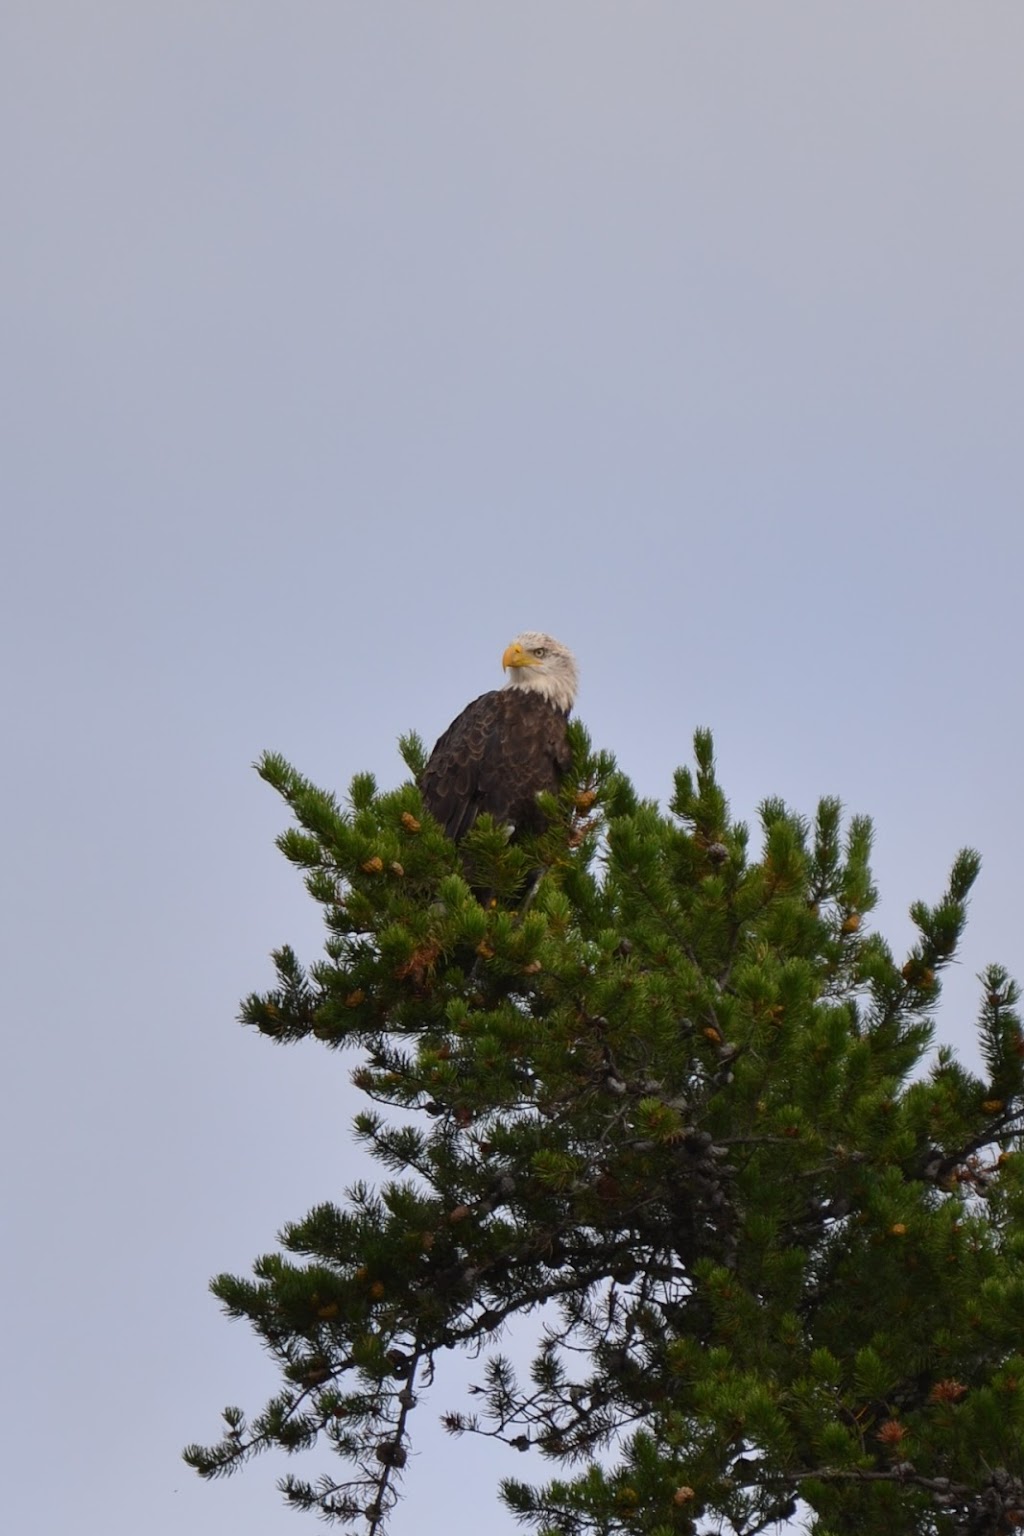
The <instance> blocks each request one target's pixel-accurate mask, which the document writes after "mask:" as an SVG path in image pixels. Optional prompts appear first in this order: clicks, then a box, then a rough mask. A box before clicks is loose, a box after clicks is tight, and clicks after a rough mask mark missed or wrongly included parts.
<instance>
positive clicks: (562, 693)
mask: <svg viewBox="0 0 1024 1536" xmlns="http://www.w3.org/2000/svg"><path fill="white" fill-rule="evenodd" d="M501 665H502V666H503V667H504V669H505V671H506V672H507V673H508V674H509V677H508V680H507V681H506V683H505V687H506V688H529V689H532V691H533V692H534V693H539V694H540V695H541V696H542V697H543V698H545V699H547V701H548V703H549V704H550V705H552V706H553V708H555V709H560V710H561V711H562V713H563V714H566V715H567V714H568V713H569V711H570V709H571V708H572V706H573V702H574V700H575V698H576V689H577V687H578V684H579V677H578V674H577V671H576V658H575V656H574V655H573V653H572V651H570V650H569V649H568V647H567V646H564V645H562V643H561V642H560V641H559V640H554V639H552V637H551V636H550V635H544V634H541V633H540V632H539V631H538V630H534V629H527V630H524V632H523V633H522V634H521V635H517V636H516V638H515V639H514V640H513V641H512V644H511V645H510V646H508V647H507V648H506V650H505V654H504V656H502V658H501Z"/></svg>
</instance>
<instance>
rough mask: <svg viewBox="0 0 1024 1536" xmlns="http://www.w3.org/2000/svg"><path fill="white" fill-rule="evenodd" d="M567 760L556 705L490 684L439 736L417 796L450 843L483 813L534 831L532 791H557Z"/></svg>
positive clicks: (538, 823) (537, 820)
mask: <svg viewBox="0 0 1024 1536" xmlns="http://www.w3.org/2000/svg"><path fill="white" fill-rule="evenodd" d="M571 762H572V752H571V750H570V747H569V739H568V733H567V729H566V717H565V715H563V714H562V713H561V711H559V710H557V709H554V708H552V706H551V705H550V704H548V703H547V701H546V700H545V699H542V698H539V697H537V696H535V695H533V694H530V693H528V692H526V691H525V690H524V689H521V688H500V689H495V690H494V691H493V692H491V693H484V694H481V696H480V698H478V699H474V701H473V703H472V704H469V705H467V707H466V708H465V709H464V710H463V711H462V714H461V715H459V716H458V717H457V718H456V719H455V720H453V721H452V723H451V725H450V726H449V727H448V729H447V730H446V731H445V733H444V735H443V736H441V737H440V738H439V740H438V742H437V745H436V746H435V748H434V750H433V752H432V753H431V754H430V761H429V762H428V763H427V766H426V768H425V769H424V771H423V777H422V779H421V780H420V789H421V791H422V793H423V803H424V805H425V806H426V807H427V810H428V811H430V813H431V815H433V816H435V817H436V818H437V820H438V821H439V822H440V823H441V825H442V826H443V827H444V830H445V832H446V833H447V834H448V836H449V837H450V838H453V839H454V840H455V841H456V842H458V841H459V839H460V838H462V837H464V836H465V835H466V833H467V832H468V831H469V829H470V827H471V826H472V825H473V823H474V821H475V820H476V818H477V817H478V816H479V815H480V814H481V813H482V812H487V813H489V814H490V815H491V816H493V817H494V818H495V820H496V821H504V822H508V823H509V824H510V825H511V826H512V827H513V829H514V830H515V831H517V832H518V831H537V830H539V829H540V828H541V827H542V826H543V817H542V816H541V813H540V811H539V809H538V806H537V795H538V794H539V793H540V792H541V791H542V790H546V791H548V792H551V793H553V792H554V791H556V790H557V789H558V786H559V784H560V783H561V781H562V778H563V776H564V774H565V773H566V772H567V770H568V768H569V766H570V764H571Z"/></svg>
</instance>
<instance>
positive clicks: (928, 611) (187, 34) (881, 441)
mask: <svg viewBox="0 0 1024 1536" xmlns="http://www.w3.org/2000/svg"><path fill="white" fill-rule="evenodd" d="M1022 79H1024V7H1022V6H1021V5H1020V3H1019V0H1003V3H997V0H976V3H974V4H971V5H965V4H963V3H955V0H920V3H908V0H861V3H859V4H857V5H850V4H845V5H844V4H837V3H832V0H794V3H777V4H774V5H769V4H765V3H763V0H733V3H729V4H711V3H693V0H671V3H669V0H664V3H654V0H649V3H645V0H631V3H629V4H626V3H621V0H620V3H615V4H611V3H607V0H515V3H511V0H505V3H503V4H492V3H487V0H463V3H450V0H395V3H355V0H329V3H328V0H299V3H292V4H287V5H286V4H267V3H263V0H173V3H171V0H164V3H157V0H149V3H147V0H119V3H115V0H92V3H91V4H89V5H83V4H76V3H73V0H64V3H54V0H6V3H5V4H4V5H3V6H2V8H0V157H2V165H3V204H2V208H3V211H2V215H0V217H2V220H3V236H2V239H0V374H2V389H3V396H2V402H0V404H2V410H0V434H2V443H0V494H2V507H3V516H4V551H5V555H4V559H3V562H2V572H3V581H4V599H3V604H2V615H3V623H4V625H5V627H6V630H7V637H8V638H7V645H6V648H5V650H6V657H7V662H6V666H5V668H4V686H5V690H6V695H7V697H6V703H5V706H4V719H5V723H6V725H7V739H6V746H5V749H4V752H3V757H2V764H3V770H2V771H3V775H4V781H5V782H4V802H5V805H6V808H7V828H8V831H7V837H6V839H5V841H6V850H5V856H4V859H3V866H4V874H3V878H4V886H5V891H4V900H5V914H4V920H3V924H2V936H3V943H4V947H5V951H6V954H5V965H4V971H3V986H4V992H5V996H6V999H7V1002H6V1006H5V1012H6V1028H7V1039H8V1044H7V1048H6V1053H7V1060H6V1068H5V1071H4V1073H3V1097H4V1100H5V1102H4V1104H3V1112H2V1129H0V1136H2V1138H3V1143H4V1146H3V1149H2V1150H3V1156H4V1165H5V1170H6V1174H7V1179H6V1181H5V1182H6V1185H7V1188H6V1191H5V1203H6V1212H5V1216H4V1237H5V1248H6V1255H5V1258H4V1262H3V1278H2V1286H3V1289H4V1291H5V1292H6V1293H8V1294H6V1296H5V1299H4V1301H3V1316H4V1318H5V1326H6V1334H7V1336H6V1338H5V1341H4V1354H5V1372H4V1374H5V1377H6V1381H7V1386H6V1390H5V1391H4V1393H3V1406H2V1408H0V1415H2V1420H3V1422H2V1426H0V1460H2V1461H3V1462H4V1464H5V1468H6V1470H5V1475H4V1493H3V1504H4V1510H5V1515H4V1523H5V1528H6V1529H7V1530H9V1531H11V1532H12V1533H16V1536H50V1533H52V1532H71V1531H78V1532H81V1531H85V1532H88V1533H91V1532H93V1531H96V1532H104V1533H107V1536H129V1533H130V1536H136V1533H138V1532H139V1531H145V1532H147V1536H172V1533H175V1536H176V1533H179V1532H188V1533H190V1536H223V1533H224V1532H226V1531H234V1530H239V1531H241V1530H244V1531H245V1532H246V1533H247V1536H277V1533H279V1532H294V1531H296V1530H298V1529H299V1526H298V1525H297V1523H296V1522H297V1520H300V1521H302V1520H304V1521H305V1524H306V1528H307V1529H309V1530H313V1529H316V1526H315V1525H314V1522H313V1520H312V1517H297V1516H295V1515H294V1514H292V1513H290V1512H289V1511H288V1510H287V1509H285V1508H284V1506H283V1505H282V1503H281V1502H280V1500H279V1497H278V1495H277V1494H276V1492H275V1490H274V1486H273V1484H274V1480H275V1478H276V1477H277V1476H278V1475H279V1474H280V1471H281V1466H280V1465H279V1464H271V1463H270V1462H269V1461H267V1462H265V1463H256V1464H254V1465H253V1466H251V1467H250V1468H249V1469H248V1470H247V1471H245V1472H243V1473H242V1474H240V1475H239V1476H238V1477H236V1478H233V1479H229V1480H228V1481H227V1482H223V1483H218V1484H215V1485H209V1486H208V1485H205V1484H202V1483H201V1482H200V1481H199V1480H198V1479H197V1478H196V1477H195V1475H194V1474H193V1473H191V1472H189V1471H188V1470H187V1469H186V1468H184V1467H183V1466H182V1464H181V1463H180V1461H179V1459H178V1457H179V1452H180V1448H181V1446H182V1444H183V1443H184V1442H186V1441H188V1440H194V1439H198V1440H204V1441H209V1440H212V1439H215V1438H216V1437H217V1434H218V1429H219V1419H218V1415H219V1411H220V1409H221V1407H222V1406H223V1405H224V1404H225V1403H229V1402H238V1403H240V1404H242V1405H243V1406H245V1407H246V1408H248V1409H250V1410H251V1409H255V1408H258V1407H259V1406H261V1405H262V1402H263V1400H264V1398H265V1397H266V1395H267V1393H268V1391H269V1390H270V1389H271V1388H272V1387H273V1385H274V1384H275V1380H276V1378H275V1375H274V1372H273V1371H272V1369H271V1368H270V1367H269V1365H268V1363H267V1362H266V1360H265V1359H264V1357H263V1356H262V1355H261V1353H260V1351H259V1349H258V1346H257V1345H256V1343H255V1340H254V1339H253V1338H252V1337H251V1336H250V1335H249V1334H248V1333H247V1332H246V1330H245V1329H244V1327H242V1326H241V1325H229V1324H228V1323H227V1322H226V1321H224V1320H223V1319H222V1318H221V1316H220V1315H219V1313H218V1310H217V1307H216V1304H215V1303H214V1302H213V1301H212V1299H211V1298H210V1297H209V1296H208V1295H207V1293H206V1283H207V1279H208V1277H209V1275H210V1274H211V1273H214V1272H216V1271H219V1270H223V1269H230V1270H235V1271H236V1272H245V1271H247V1269H248V1267H249V1265H250V1262H251V1260H252V1259H253V1258H254V1257H255V1256H256V1255H257V1254H258V1253H260V1252H264V1251H266V1250H267V1249H269V1248H272V1247H273V1245H274V1237H275V1233H276V1231H277V1230H278V1229H279V1228H280V1227H281V1225H282V1224H283V1223H284V1222H286V1221H288V1220H290V1219H297V1218H299V1217H301V1216H302V1215H303V1214H304V1213H305V1211H306V1210H307V1209H308V1208H309V1207H310V1206H311V1205H313V1204H314V1203H315V1202H317V1201H320V1200H324V1199H330V1198H338V1197H340V1195H341V1192H342V1190H343V1189H344V1187H345V1185H346V1184H347V1183H348V1182H350V1181H351V1180H352V1178H353V1177H355V1176H356V1174H357V1173H358V1172H360V1171H362V1170H361V1165H360V1164H359V1163H358V1162H357V1160H356V1158H355V1155H354V1152H353V1149H352V1141H351V1136H350V1132H349V1122H350V1119H351V1115H352V1112H353V1109H354V1107H355V1096H354V1094H353V1091H352V1090H351V1088H350V1087H349V1085H348V1074H349V1072H350V1070H351V1068H352V1066H353V1065H354V1064H355V1062H354V1060H353V1059H352V1058H348V1059H346V1058H345V1057H343V1056H339V1055H333V1054H329V1053H327V1052H325V1051H324V1050H323V1049H322V1048H315V1047H314V1046H312V1045H310V1047H309V1048H308V1049H305V1048H294V1047H293V1048H291V1049H288V1050H281V1049H276V1048H274V1047H273V1046H272V1045H270V1044H269V1043H268V1042H265V1041H263V1040H261V1039H260V1038H259V1037H258V1036H256V1035H254V1034H252V1033H250V1032H247V1031H244V1030H242V1029H240V1028H239V1027H238V1026H237V1024H236V1023H235V1022H234V1018H235V1014H236V1010H237V1004H238V999H239V997H240V996H241V995H242V994H243V993H245V992H248V991H250V990H253V989H259V988H262V987H263V986H265V985H267V984H268V983H269V980H270V977H271V970H270V965H269V961H268V958H267V955H268V951H269V950H270V949H271V948H272V947H273V946H275V945H277V944H279V943H281V942H283V941H285V940H288V941H290V942H292V943H293V944H295V946H296V947H297V948H298V950H299V951H300V953H301V954H303V956H304V957H306V958H312V957H313V956H314V955H315V954H316V952H317V949H318V946H319V943H320V932H319V928H318V919H317V914H316V911H315V910H314V908H313V907H312V905H311V903H309V902H308V900H307V899H306V898H305V897H304V895H303V892H302V889H301V883H300V881H299V880H298V879H297V878H296V876H295V875H294V874H293V872H291V871H290V869H289V868H288V866H287V865H286V864H285V863H284V861H283V860H282V859H281V858H280V856H279V855H278V854H277V853H276V852H275V850H274V848H273V846H272V839H273V836H274V834H275V832H277V831H278V830H280V829H281V828H282V827H283V826H284V825H285V824H286V821H285V815H284V808H283V806H282V805H280V804H279V803H277V802H276V800H275V798H274V796H273V795H272V793H271V791H270V790H268V789H267V788H266V787H265V786H263V785H262V784H261V783H260V782H259V780H258V779H257V778H256V776H255V775H254V773H253V772H252V771H251V768H250V764H251V762H252V760H253V759H254V758H255V757H256V756H257V754H258V753H259V752H260V751H261V750H262V749H263V748H265V747H270V748H274V749H277V750H280V751H282V752H284V753H285V754H286V755H287V756H288V757H289V758H290V759H291V760H292V761H293V762H294V763H295V764H297V765H298V766H299V767H300V768H301V769H302V770H303V771H305V772H307V773H308V774H310V775H311V776H312V777H314V778H315V779H317V780H318V781H319V782H322V783H324V784H327V785H331V786H344V785H346V784H347V782H348V780H349V779H350V778H351V776H352V774H353V773H354V772H356V771H358V770H363V769H372V770H373V771H375V772H376V773H377V774H378V776H379V778H380V780H381V782H382V783H383V784H386V785H391V784H393V783H395V782H397V781H398V780H399V779H400V778H402V777H403V776H404V770H403V768H402V765H401V763H400V760H399V758H398V754H397V751H396V740H397V737H398V736H399V734H400V733H401V732H403V731H405V730H407V729H409V728H415V729H417V730H418V731H420V733H421V734H422V735H423V736H424V737H425V738H426V739H427V740H428V742H431V741H433V739H434V738H435V737H436V736H437V735H438V734H439V732H440V731H441V730H442V729H443V727H444V726H445V725H447V723H448V721H449V720H450V719H451V717H452V716H453V715H454V714H455V713H456V712H457V711H458V710H459V709H461V708H462V706H463V705H464V704H465V703H466V702H467V700H468V699H470V698H472V697H473V696H474V695H476V694H477V693H480V692H482V691H483V690H484V689H486V688H489V687H492V686H495V685H496V684H497V683H498V682H499V681H500V660H499V659H500V656H501V652H502V650H503V648H504V646H505V645H506V643H507V642H508V641H509V640H510V639H511V638H512V636H513V635H514V634H515V633H516V632H517V631H519V630H521V629H524V628H542V629H547V630H550V631H551V632H552V633H554V634H555V635H557V636H558V637H560V638H561V639H563V640H564V641H566V642H567V643H568V644H570V645H572V646H573V647H574V649H575V650H576V651H577V654H578V656H579V660H580V668H581V674H582V690H581V696H580V701H579V713H580V716H581V717H582V719H583V720H584V721H585V722H586V723H587V725H588V726H589V727H590V729H591V732H592V734H593V735H594V737H595V740H596V741H597V743H598V744H599V745H601V746H604V747H607V748H610V749H611V750H613V751H614V752H615V753H616V754H617V755H618V758H619V760H620V763H621V764H622V766H623V767H624V768H625V769H626V771H628V772H629V773H630V774H631V775H632V776H633V777H634V779H635V781H636V782H637V784H638V786H639V787H640V789H641V790H642V791H643V792H644V793H645V794H650V795H657V796H658V797H661V798H664V797H666V796H667V793H668V790H669V786H670V783H671V773H672V770H673V768H674V767H675V766H676V765H677V764H678V763H680V762H681V761H684V760H686V759H687V757H688V753H689V747H690V740H691V735H692V731H693V728H694V726H695V725H700V724H706V725H710V726H711V727H712V728H713V730H714V731H715V734H716V741H717V747H718V756H719V763H720V772H721V777H722V781H723V784H724V786H725V788H726V790H727V792H728V793H729V794H730V796H731V798H732V801H733V805H734V808H735V809H736V810H737V812H738V813H740V814H742V815H744V816H749V815H750V814H752V812H753V810H754V807H755V806H756V804H757V802H758V801H759V800H760V799H761V798H762V797H763V796H764V795H767V794H779V795H782V796H784V797H785V798H786V799H788V800H789V801H790V802H792V803H793V804H794V805H796V806H797V807H799V808H801V809H804V810H812V809H813V806H814V804H815V801H816V799H817V797H818V796H819V795H821V794H827V793H835V794H839V795H841V796H842V798H843V800H844V801H845V802H846V804H847V805H848V806H849V807H850V808H851V809H853V810H858V811H864V812H867V813H870V814H871V815H872V816H873V817H874V818H875V822H876V827H877V835H878V845H877V857H876V861H875V867H876V873H877V876H878V879H879V882H880V884H881V887H882V892H883V904H882V908H881V911H880V914H879V924H880V926H881V927H882V928H883V930H884V931H885V932H886V933H887V934H888V935H889V936H890V937H891V938H892V940H893V941H894V942H895V943H896V944H898V945H901V946H902V945H905V944H906V943H907V942H908V941H909V925H908V923H907V920H906V916H905V914H906V908H907V905H908V904H909V902H910V901H911V900H913V899H914V898H915V897H923V898H925V899H929V900H930V899H933V898H935V897H936V896H938V894H939V893H940V891H941V889H942V886H943V882H944V880H945V876H946V873H947V870H948V867H949V864H950V862H951V860H952V857H953V855H954V853H955V852H956V850H957V849H958V848H959V847H960V846H961V845H963V844H965V843H969V844H972V845H974V846H977V847H978V848H980V850H981V851H982V853H983V856H984V869H983V874H982V877H981V882H980V885H979V887H978V890H977V896H976V898H975V901H974V905H973V913H972V924H971V927H970V929H969V934H968V939H967V944H966V948H965V951H964V954H963V963H962V965H961V966H960V967H959V969H958V972H957V974H956V978H955V981H954V983H953V984H952V985H951V986H950V988H949V989H948V991H947V1003H946V1006H945V1008H944V1010H943V1012H942V1015H941V1019H940V1031H941V1034H942V1036H943V1038H945V1039H949V1040H952V1041H955V1042H956V1043H958V1044H962V1045H963V1046H964V1048H965V1049H967V1050H968V1051H970V1050H971V1048H972V1047H971V1041H972V1019H973V1014H974V1009H975V991H976V989H975V985H974V982H973V975H974V973H975V972H976V971H977V970H978V969H979V968H980V967H981V966H982V965H983V964H984V963H986V962H987V961H989V960H993V959H999V960H1002V961H1004V962H1005V963H1006V964H1007V965H1008V966H1009V967H1010V968H1011V970H1013V971H1015V972H1016V973H1017V974H1018V975H1019V974H1021V973H1024V943H1022V938H1021V921H1020V879H1021V876H1020V871H1021V868H1022V866H1024V831H1022V826H1021V818H1020V814H1019V802H1020V793H1021V789H1020V780H1021V757H1022V728H1021V639H1020V631H1021V621H1020V588H1021V567H1022V555H1024V448H1022V440H1024V435H1022V414H1024V412H1022V407H1024V177H1022V174H1021V164H1022V154H1024V90H1022V88H1021V81H1022ZM472 1374H473V1373H472V1371H470V1372H469V1375H470V1378H471V1379H472ZM457 1400H458V1394H457V1392H456V1391H455V1390H452V1391H451V1392H446V1391H445V1390H444V1383H443V1381H442V1383H441V1384H440V1385H439V1387H438V1388H437V1389H436V1390H435V1392H434V1394H433V1396H432V1399H431V1400H430V1402H429V1404H428V1405H426V1406H425V1407H423V1408H422V1409H421V1410H420V1411H418V1413H417V1415H416V1417H417V1419H418V1420H419V1421H420V1422H419V1423H417V1424H416V1425H415V1429H416V1433H417V1435H418V1436H419V1437H420V1440H419V1446H420V1449H421V1454H418V1455H417V1456H414V1458H413V1460H412V1465H411V1471H410V1475H409V1478H408V1481H407V1486H408V1488H409V1502H408V1504H407V1506H406V1507H405V1509H404V1510H403V1512H402V1513H401V1515H400V1516H399V1517H398V1519H396V1521H395V1524H394V1531H395V1536H414V1533H426V1536H440V1533H441V1532H444V1533H445V1536H471V1533H472V1536H477V1533H479V1531H480V1530H481V1529H482V1528H486V1529H487V1530H489V1531H494V1532H496V1533H499V1532H500V1533H502V1536H506V1533H510V1532H511V1531H512V1530H513V1529H514V1528H515V1527H514V1524H513V1521H512V1520H511V1517H509V1516H506V1515H504V1514H503V1513H500V1512H498V1511H497V1510H496V1509H492V1502H491V1501H492V1493H491V1490H492V1488H493V1486H494V1483H495V1481H496V1479H497V1477H498V1476H500V1475H502V1474H505V1473H510V1474H512V1475H515V1476H519V1477H523V1476H532V1475H536V1477H537V1478H539V1479H541V1478H543V1477H544V1476H545V1475H546V1474H549V1473H550V1470H551V1469H550V1468H548V1467H546V1466H542V1465H540V1464H535V1463H534V1462H532V1461H528V1459H527V1458H523V1457H515V1456H514V1455H513V1453H510V1452H506V1451H503V1449H502V1448H499V1447H489V1446H486V1445H483V1444H481V1445H477V1444H475V1443H473V1442H462V1443H453V1442H450V1441H448V1440H446V1439H444V1438H443V1437H442V1436H440V1434H439V1433H438V1432H435V1431H434V1430H433V1429H432V1428H431V1425H432V1423H433V1422H434V1421H435V1420H436V1417H437V1415H438V1414H439V1413H440V1412H441V1410H442V1409H443V1408H444V1407H446V1406H450V1405H451V1404H452V1402H453V1401H455V1402H457ZM321 1469H326V1470H331V1471H338V1470H340V1464H338V1463H332V1462H331V1461H330V1459H328V1458H327V1457H326V1456H325V1457H324V1458H321V1460H320V1461H319V1462H318V1461H317V1458H316V1457H312V1458H310V1457H306V1458H301V1459H300V1461H299V1462H297V1463H296V1464H295V1470H296V1471H298V1472H300V1473H305V1474H306V1475H310V1474H311V1473H315V1472H317V1471H319V1470H321Z"/></svg>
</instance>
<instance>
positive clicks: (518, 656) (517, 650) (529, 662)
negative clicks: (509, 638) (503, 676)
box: [501, 640, 540, 672]
mask: <svg viewBox="0 0 1024 1536" xmlns="http://www.w3.org/2000/svg"><path fill="white" fill-rule="evenodd" d="M501 666H502V671H504V672H507V671H508V669H509V667H539V666H540V662H539V661H538V660H537V658H536V656H531V655H530V654H529V652H528V651H524V650H523V648H522V646H521V645H520V644H519V642H518V640H517V641H516V643H515V644H514V645H510V646H507V647H506V649H505V654H504V656H502V658H501Z"/></svg>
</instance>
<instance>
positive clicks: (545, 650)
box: [533, 645, 548, 659]
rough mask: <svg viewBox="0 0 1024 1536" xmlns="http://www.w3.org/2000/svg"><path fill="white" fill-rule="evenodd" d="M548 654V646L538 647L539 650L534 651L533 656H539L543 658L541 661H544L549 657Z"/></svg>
mask: <svg viewBox="0 0 1024 1536" xmlns="http://www.w3.org/2000/svg"><path fill="white" fill-rule="evenodd" d="M547 653H548V648H547V646H546V645H538V646H537V649H536V650H535V651H534V653H533V654H534V655H535V656H539V657H541V659H543V658H544V657H545V656H546V655H547Z"/></svg>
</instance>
